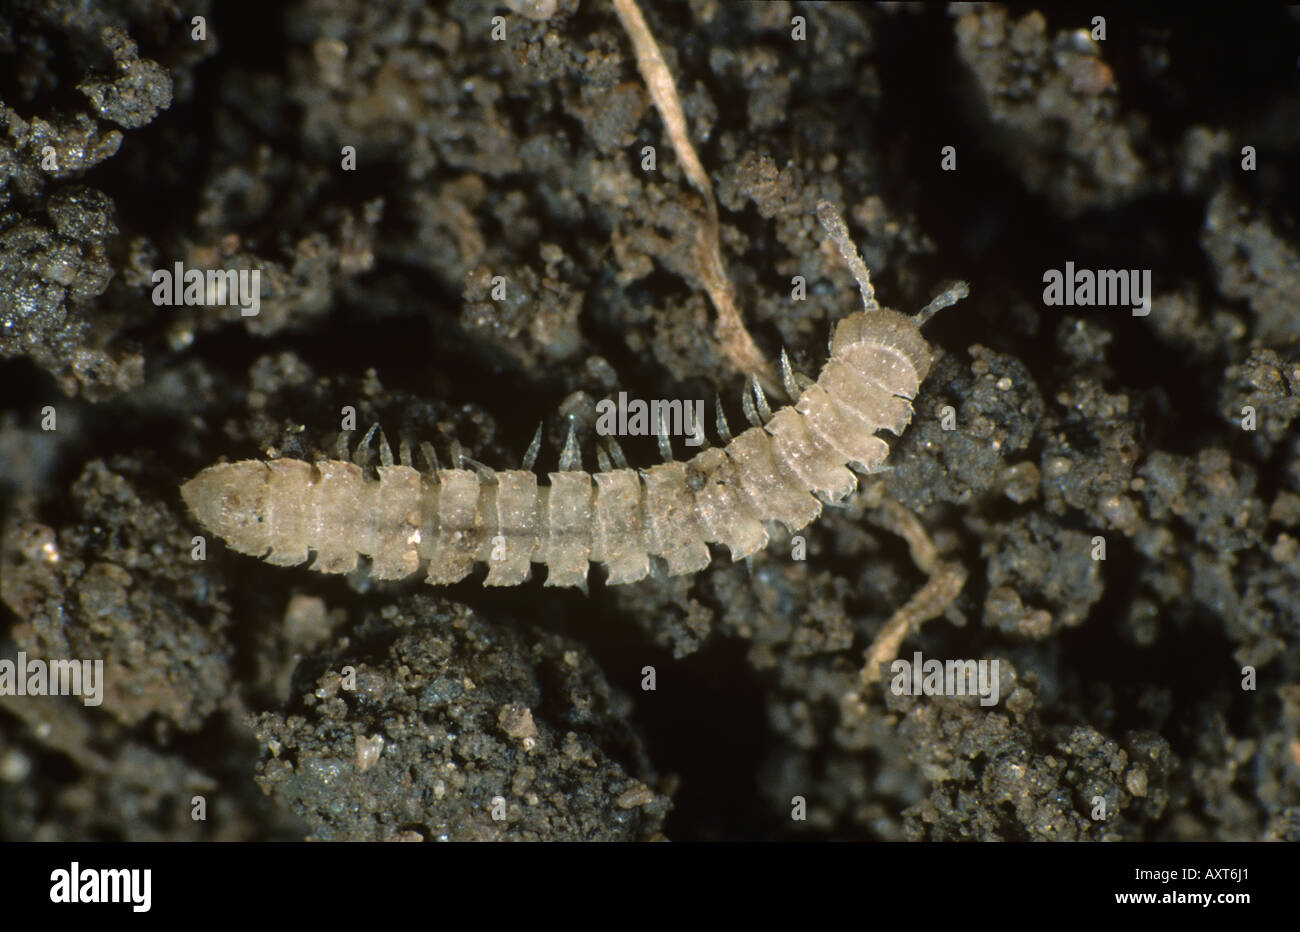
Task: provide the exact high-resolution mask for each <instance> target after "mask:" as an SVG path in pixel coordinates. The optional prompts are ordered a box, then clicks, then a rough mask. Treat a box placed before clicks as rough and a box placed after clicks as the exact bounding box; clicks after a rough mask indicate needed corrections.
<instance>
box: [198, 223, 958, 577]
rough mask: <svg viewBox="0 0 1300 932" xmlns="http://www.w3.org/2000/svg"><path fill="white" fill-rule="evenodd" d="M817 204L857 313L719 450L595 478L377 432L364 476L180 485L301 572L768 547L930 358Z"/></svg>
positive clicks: (468, 566) (698, 564) (459, 572)
mask: <svg viewBox="0 0 1300 932" xmlns="http://www.w3.org/2000/svg"><path fill="white" fill-rule="evenodd" d="M820 211H821V219H822V222H823V224H824V225H825V226H826V228H827V230H828V231H829V232H830V233H831V235H832V237H833V238H834V239H835V240H836V243H837V245H838V246H839V248H840V251H841V253H842V254H843V255H844V258H845V259H846V261H848V263H849V266H850V268H851V269H852V270H853V273H854V276H855V277H856V278H857V279H858V283H859V286H860V288H861V289H862V296H863V304H864V307H865V308H866V310H864V311H858V312H855V313H853V314H851V315H850V316H848V317H846V318H844V319H843V320H841V321H840V322H839V324H838V325H837V326H836V328H835V332H834V336H833V338H832V340H831V346H830V358H829V359H828V360H827V362H826V364H825V366H824V367H823V368H822V371H821V374H820V376H819V377H818V378H817V381H816V382H811V381H810V380H807V379H803V380H802V381H799V380H798V379H796V377H795V376H794V374H793V373H791V371H790V368H789V365H788V363H786V362H785V359H784V356H783V358H782V369H783V375H784V377H785V378H784V381H785V384H786V390H787V392H788V393H789V395H790V397H791V398H797V401H796V402H795V403H794V404H793V405H789V406H785V407H781V408H779V409H777V410H776V411H775V412H770V411H768V410H767V406H766V402H765V399H764V396H763V394H762V390H761V389H758V388H757V386H756V383H753V382H751V386H752V387H754V389H755V397H756V399H757V407H758V409H759V410H760V411H761V418H760V417H759V416H754V412H753V406H751V405H750V404H749V403H748V396H746V401H747V404H746V408H747V413H749V414H750V415H751V420H752V421H755V422H758V423H761V426H758V423H756V426H753V427H751V428H750V429H748V430H746V431H745V432H744V433H742V434H740V435H739V436H737V437H735V438H734V439H730V438H729V437H728V436H726V434H727V433H728V432H727V429H726V426H725V421H724V420H723V419H722V418H721V416H719V427H720V430H721V431H722V432H723V440H724V441H727V442H726V445H725V447H723V448H707V449H704V450H703V451H701V452H700V453H699V454H697V455H696V456H695V457H693V458H692V459H690V460H688V461H686V462H673V461H669V462H665V463H661V464H659V465H657V466H652V467H650V468H649V469H646V470H637V469H630V468H614V469H608V468H606V469H604V470H603V471H601V472H597V473H596V474H594V475H591V474H589V473H586V472H583V471H581V469H576V470H575V469H569V468H567V467H568V466H569V465H580V464H579V463H577V457H576V456H574V455H572V453H571V451H570V450H569V449H568V448H566V456H562V457H561V471H560V472H553V473H550V474H549V479H550V485H549V486H547V485H539V484H538V481H537V476H536V475H535V474H534V473H533V472H532V471H531V469H527V470H502V471H492V470H488V469H486V468H480V469H462V468H456V469H434V470H433V471H432V472H431V473H424V472H420V471H418V470H416V469H415V468H413V467H412V466H411V465H410V464H409V457H408V456H404V457H403V463H402V464H401V465H394V464H393V462H392V455H391V453H390V452H388V451H387V449H386V445H385V446H384V448H383V449H382V450H381V453H383V456H382V460H383V463H382V465H380V466H378V467H377V471H378V476H379V479H378V481H374V480H372V479H370V478H368V477H367V476H366V474H365V471H364V470H363V469H362V468H361V466H359V465H357V464H355V463H352V462H347V461H345V460H325V461H321V462H317V463H314V464H313V463H308V462H305V461H303V460H296V459H276V460H270V461H261V460H245V461H242V462H237V463H225V464H219V465H216V466H211V467H209V468H207V469H205V470H203V471H202V472H201V473H199V474H198V475H197V476H196V477H195V478H193V479H192V480H190V481H189V482H187V483H185V485H184V486H182V487H181V495H182V496H183V498H184V499H185V502H186V504H187V505H188V506H189V508H190V510H191V511H192V512H193V513H194V514H195V516H196V517H197V518H198V520H199V521H200V522H201V523H202V524H203V525H204V526H205V527H206V528H208V529H210V530H211V531H212V532H214V533H216V534H217V535H218V536H220V537H221V538H223V539H224V540H225V541H226V543H227V544H228V545H229V546H230V547H231V548H232V549H234V550H237V551H238V552H240V553H244V554H249V555H251V556H255V557H260V558H263V559H265V560H266V561H267V562H269V563H274V564H276V565H280V566H296V565H298V564H301V563H304V562H306V561H307V559H308V555H309V551H310V552H314V553H315V554H316V559H315V562H313V563H312V565H311V568H312V569H314V570H319V571H321V572H325V573H347V572H351V571H352V570H354V569H356V567H357V565H358V554H364V555H366V556H367V557H369V559H370V561H371V573H372V574H373V575H374V576H375V577H376V578H378V579H403V578H405V577H408V576H410V575H412V574H413V573H416V572H418V571H419V570H420V569H421V567H422V566H423V567H427V577H426V581H427V582H429V583H432V584H434V585H448V584H451V583H455V582H458V581H459V580H462V579H464V578H465V577H466V576H468V575H469V574H470V573H471V571H472V570H473V568H474V564H475V563H486V564H487V565H488V574H487V578H486V579H485V580H484V584H485V585H488V586H514V585H518V584H520V583H522V582H524V581H525V580H526V579H527V578H528V576H529V568H530V564H532V563H542V564H545V565H546V567H547V578H546V585H548V586H583V585H585V583H586V579H587V570H588V563H589V562H599V563H603V564H605V566H606V568H607V570H608V580H607V581H608V583H609V584H611V585H620V584H623V583H632V582H637V581H638V580H641V579H643V578H645V576H646V575H647V574H648V573H649V572H650V558H651V557H652V556H654V557H659V558H661V559H662V560H663V561H664V563H665V564H666V567H667V572H668V574H669V575H680V574H684V573H695V572H699V571H700V570H702V569H704V567H706V566H707V565H708V564H709V561H710V553H709V547H708V544H710V543H720V544H724V545H726V547H727V548H728V549H729V550H730V551H731V556H732V559H733V560H738V559H740V558H742V557H748V556H750V555H751V554H753V553H755V552H756V551H758V550H760V549H762V548H763V547H764V546H766V544H767V541H768V533H767V528H766V525H767V524H768V523H769V522H780V523H781V524H783V525H784V526H785V527H787V528H788V529H790V530H791V531H797V530H799V529H801V528H803V527H804V526H806V525H807V524H808V523H809V522H811V521H813V520H814V519H816V518H817V517H818V516H819V515H820V514H821V508H822V504H821V501H819V500H818V499H819V498H822V499H825V500H826V501H829V502H840V501H842V500H844V499H845V498H847V497H848V496H849V495H850V494H852V492H853V491H854V490H855V489H856V487H857V478H856V476H854V474H853V472H851V471H850V469H849V468H848V467H850V466H851V467H853V469H855V470H857V471H858V472H863V473H870V472H873V471H876V470H878V469H879V468H880V467H881V465H882V463H883V461H884V459H885V457H886V456H887V455H888V453H889V447H888V446H887V445H886V443H885V441H884V440H882V439H881V438H880V437H878V436H876V433H877V431H879V430H881V429H884V430H888V431H890V432H891V433H893V434H894V435H896V436H897V435H899V434H901V433H902V431H903V430H904V428H906V426H907V424H908V423H909V421H910V420H911V417H912V405H911V402H912V399H913V398H915V397H916V393H917V390H918V388H919V387H920V384H921V382H922V381H923V380H924V379H925V377H926V374H927V373H928V372H929V370H930V350H929V346H928V344H927V343H926V341H925V339H924V337H922V336H921V333H920V330H919V329H918V327H919V323H920V322H921V321H923V320H924V319H925V317H926V316H927V315H926V312H924V311H923V312H922V313H921V314H920V315H918V316H917V317H916V318H911V317H907V316H905V315H903V314H900V313H898V312H896V311H892V310H888V309H884V308H879V307H878V306H877V305H876V304H875V300H874V296H873V295H872V292H871V286H870V283H869V278H868V277H867V273H866V270H865V266H862V263H861V259H860V258H858V256H857V251H856V249H854V248H853V247H852V245H851V244H849V243H848V241H847V232H846V231H845V230H844V226H843V221H842V220H840V219H839V217H838V216H837V215H835V214H834V212H833V211H832V210H831V209H830V208H829V205H825V204H823V205H822V206H821V208H820ZM855 263H856V265H855ZM948 303H951V302H948ZM570 441H571V442H570V445H569V446H570V447H571V446H572V437H570ZM661 441H662V442H661V446H664V447H665V448H666V446H667V442H666V438H661ZM602 459H604V457H602ZM456 465H460V464H459V463H458V464H456ZM608 465H609V464H608V463H607V462H603V463H602V466H608ZM618 465H620V466H622V465H624V464H622V463H621V462H620V463H619V464H618Z"/></svg>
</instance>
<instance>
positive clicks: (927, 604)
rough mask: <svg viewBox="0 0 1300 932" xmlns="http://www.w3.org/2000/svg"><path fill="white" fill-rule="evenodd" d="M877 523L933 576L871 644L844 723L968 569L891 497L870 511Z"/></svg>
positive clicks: (953, 594) (845, 706) (949, 599)
mask: <svg viewBox="0 0 1300 932" xmlns="http://www.w3.org/2000/svg"><path fill="white" fill-rule="evenodd" d="M872 521H873V523H875V524H877V525H879V526H881V527H883V528H885V529H887V530H889V531H892V532H893V533H895V534H897V535H898V536H899V537H901V538H903V540H905V541H907V546H908V548H909V549H910V550H911V553H912V562H913V563H915V564H916V566H917V568H918V569H919V570H921V571H922V572H924V573H926V574H928V575H929V577H930V578H929V579H928V580H927V581H926V583H925V585H924V586H922V587H921V588H920V590H919V591H918V592H917V593H916V594H915V595H913V596H912V598H910V599H908V601H907V604H905V605H904V606H903V607H902V608H900V609H899V610H898V611H896V612H895V613H894V614H893V616H892V617H891V618H890V619H889V621H888V622H886V624H885V627H884V628H882V629H881V630H880V633H879V634H877V635H876V638H875V640H874V641H872V642H871V646H870V647H869V648H867V653H866V663H865V664H864V665H863V667H862V670H861V672H860V673H859V674H858V687H857V689H856V690H854V691H853V692H851V693H848V694H847V695H845V696H844V697H843V699H842V701H841V711H842V713H843V718H844V719H845V720H846V723H847V721H848V720H849V719H861V718H862V717H864V716H865V714H866V709H867V704H866V700H865V698H864V697H865V694H866V691H867V690H868V689H869V688H870V687H872V686H873V685H875V684H876V683H878V682H879V681H880V679H881V672H880V671H881V669H882V668H883V667H884V666H885V665H886V664H888V663H890V662H892V661H893V660H894V659H895V658H897V657H898V650H899V648H900V647H902V646H903V641H904V640H906V638H907V636H908V635H909V634H912V633H914V632H916V631H918V630H920V627H921V625H923V624H925V623H926V622H927V621H929V620H930V619H932V618H937V617H939V616H940V615H942V614H943V613H944V611H946V610H947V608H948V606H950V605H951V604H952V603H953V601H954V600H955V599H956V598H957V596H958V594H960V593H961V590H962V586H964V585H965V584H966V569H965V567H963V566H962V565H961V564H960V563H954V562H950V561H946V560H941V559H940V558H939V548H938V547H936V546H935V544H934V541H932V540H931V539H930V535H928V534H926V533H925V528H923V527H921V522H919V521H917V520H916V516H915V515H913V514H912V513H911V512H910V511H908V510H907V509H906V508H904V507H903V506H902V505H900V504H899V503H898V502H896V501H894V500H893V499H891V498H887V497H884V498H882V500H881V502H880V505H879V508H878V509H877V511H876V512H875V514H873V516H872Z"/></svg>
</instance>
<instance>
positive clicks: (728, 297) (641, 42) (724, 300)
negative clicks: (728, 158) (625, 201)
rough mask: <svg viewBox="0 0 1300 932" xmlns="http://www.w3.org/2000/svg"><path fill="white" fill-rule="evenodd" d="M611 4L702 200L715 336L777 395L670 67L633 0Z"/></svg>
mask: <svg viewBox="0 0 1300 932" xmlns="http://www.w3.org/2000/svg"><path fill="white" fill-rule="evenodd" d="M613 3H614V10H615V12H617V13H618V18H619V20H620V21H621V22H622V23H623V29H624V30H625V31H626V32H627V34H628V37H629V38H630V39H631V40H632V48H633V51H634V52H635V54H636V64H637V69H638V70H639V71H640V72H641V79H642V80H643V81H645V84H646V89H647V90H649V92H650V98H651V99H652V100H653V101H654V104H655V107H656V108H657V109H658V110H659V115H660V116H661V117H662V119H663V121H664V126H665V127H666V128H667V130H668V139H669V141H670V142H671V143H672V146H673V150H674V151H675V152H676V153H677V157H678V158H679V159H681V162H682V168H683V170H684V171H685V172H686V177H687V179H688V180H689V181H690V183H691V186H692V187H694V188H695V190H696V191H698V192H700V195H701V197H703V198H704V208H705V220H704V222H703V223H702V224H701V225H700V228H699V231H698V233H697V236H696V241H695V259H696V263H697V265H698V267H699V275H700V279H701V281H702V283H703V284H704V289H705V290H706V291H707V292H708V293H709V300H711V301H712V302H713V307H714V309H715V310H716V311H717V312H718V322H717V325H716V327H715V330H714V334H715V336H716V337H717V340H718V343H719V345H720V348H721V350H722V353H723V355H724V356H725V357H726V358H727V360H728V361H729V362H730V363H731V364H732V366H734V367H735V368H736V369H737V370H738V371H740V372H742V373H744V374H745V375H753V376H756V377H757V378H759V379H761V380H762V381H763V383H764V387H765V388H767V389H768V390H769V391H771V392H772V393H773V394H779V393H780V384H781V383H780V382H779V381H778V380H777V379H776V373H775V371H774V370H773V368H772V365H771V364H770V363H769V362H768V361H767V359H766V358H765V357H764V356H763V353H762V351H761V350H760V349H759V348H758V345H757V344H756V343H755V342H754V338H753V337H752V336H750V334H749V331H748V330H747V329H745V322H744V321H743V320H741V318H740V311H739V309H737V307H736V293H735V289H734V288H733V287H732V284H731V280H730V279H729V278H728V277H727V272H726V267H725V266H724V265H723V264H722V248H721V246H720V244H719V238H718V230H719V225H718V205H717V201H716V200H715V199H714V196H713V185H712V183H710V181H709V176H708V175H707V174H705V172H704V166H703V165H701V164H700V158H699V156H698V155H696V153H695V147H694V146H693V145H691V137H690V133H689V132H688V131H687V129H686V116H685V114H684V113H683V112H682V105H681V102H680V100H678V97H677V87H676V85H675V84H674V83H673V77H672V75H671V74H670V73H669V72H668V65H667V64H665V62H664V59H663V55H661V54H660V52H659V46H658V44H657V43H656V42H655V40H654V36H653V35H652V34H651V32H650V27H649V26H648V25H646V21H645V17H644V16H642V15H641V8H640V7H639V6H637V4H636V0H613Z"/></svg>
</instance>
